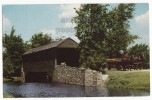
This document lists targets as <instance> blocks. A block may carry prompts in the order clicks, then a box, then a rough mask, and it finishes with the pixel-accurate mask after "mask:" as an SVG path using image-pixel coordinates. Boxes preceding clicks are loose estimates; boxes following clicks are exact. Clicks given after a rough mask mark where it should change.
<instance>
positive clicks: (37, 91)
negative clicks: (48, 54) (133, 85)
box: [3, 82, 150, 97]
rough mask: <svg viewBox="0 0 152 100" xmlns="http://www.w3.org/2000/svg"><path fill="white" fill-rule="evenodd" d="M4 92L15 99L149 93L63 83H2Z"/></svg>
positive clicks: (141, 94) (145, 94) (146, 93)
mask: <svg viewBox="0 0 152 100" xmlns="http://www.w3.org/2000/svg"><path fill="white" fill-rule="evenodd" d="M3 90H4V92H8V93H10V94H12V95H14V96H15V97H105V96H106V97H107V96H149V95H150V92H149V91H139V90H138V91H137V90H126V89H121V90H120V89H107V88H106V87H84V86H78V85H70V84H63V83H51V84H49V83H13V82H9V83H4V85H3Z"/></svg>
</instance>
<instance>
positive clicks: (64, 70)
mask: <svg viewBox="0 0 152 100" xmlns="http://www.w3.org/2000/svg"><path fill="white" fill-rule="evenodd" d="M84 75H85V70H84V69H79V68H75V67H68V66H56V67H55V69H54V72H53V78H52V80H53V81H57V82H62V83H70V84H77V85H84Z"/></svg>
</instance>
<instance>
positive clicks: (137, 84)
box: [107, 70, 150, 90]
mask: <svg viewBox="0 0 152 100" xmlns="http://www.w3.org/2000/svg"><path fill="white" fill-rule="evenodd" d="M107 74H108V75H109V81H108V82H107V86H108V88H126V89H140V90H150V70H132V71H116V70H108V71H107Z"/></svg>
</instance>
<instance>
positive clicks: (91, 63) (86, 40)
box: [73, 4, 108, 70]
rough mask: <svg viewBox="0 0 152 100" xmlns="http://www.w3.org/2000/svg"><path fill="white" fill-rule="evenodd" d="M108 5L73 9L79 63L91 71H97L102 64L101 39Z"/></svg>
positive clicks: (86, 5) (84, 5) (82, 6)
mask: <svg viewBox="0 0 152 100" xmlns="http://www.w3.org/2000/svg"><path fill="white" fill-rule="evenodd" d="M106 6H108V5H102V4H83V5H81V7H80V9H75V10H76V13H77V16H75V17H74V18H73V22H75V23H76V27H75V29H76V36H77V37H78V39H79V40H80V41H81V42H80V44H79V48H80V53H81V54H80V63H81V64H85V65H84V66H87V67H89V68H91V69H96V70H97V69H98V68H97V67H99V66H101V64H102V63H103V62H104V60H102V59H103V58H104V54H103V52H104V49H103V39H104V37H105V34H106V30H107V28H106V24H107V23H106V19H105V17H106V16H107V10H108V9H107V8H106Z"/></svg>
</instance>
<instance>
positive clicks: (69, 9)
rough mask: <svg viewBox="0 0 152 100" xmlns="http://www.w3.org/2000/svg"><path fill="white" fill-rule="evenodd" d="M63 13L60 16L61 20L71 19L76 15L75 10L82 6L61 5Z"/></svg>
mask: <svg viewBox="0 0 152 100" xmlns="http://www.w3.org/2000/svg"><path fill="white" fill-rule="evenodd" d="M60 8H61V11H62V13H61V14H60V16H59V17H60V18H70V17H74V16H75V15H76V13H75V10H74V8H76V9H78V8H80V4H64V5H60Z"/></svg>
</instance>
